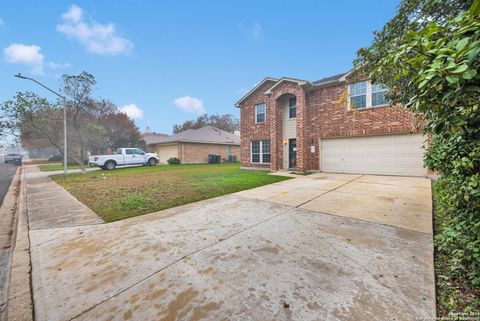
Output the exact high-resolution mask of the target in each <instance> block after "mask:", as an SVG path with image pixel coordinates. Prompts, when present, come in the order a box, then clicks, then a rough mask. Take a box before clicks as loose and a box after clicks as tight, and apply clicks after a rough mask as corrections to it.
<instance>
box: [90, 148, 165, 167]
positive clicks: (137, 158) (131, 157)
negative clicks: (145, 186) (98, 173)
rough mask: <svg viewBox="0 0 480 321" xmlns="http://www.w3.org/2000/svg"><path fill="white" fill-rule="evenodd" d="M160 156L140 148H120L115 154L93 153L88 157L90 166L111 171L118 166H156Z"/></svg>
mask: <svg viewBox="0 0 480 321" xmlns="http://www.w3.org/2000/svg"><path fill="white" fill-rule="evenodd" d="M157 163H158V156H157V154H154V153H145V152H144V151H143V150H141V149H138V148H119V149H117V151H116V152H115V154H113V155H92V156H90V157H89V158H88V164H89V165H90V166H99V167H100V168H102V169H107V170H109V171H111V170H113V169H115V167H117V166H127V165H144V166H145V165H149V166H155V165H157Z"/></svg>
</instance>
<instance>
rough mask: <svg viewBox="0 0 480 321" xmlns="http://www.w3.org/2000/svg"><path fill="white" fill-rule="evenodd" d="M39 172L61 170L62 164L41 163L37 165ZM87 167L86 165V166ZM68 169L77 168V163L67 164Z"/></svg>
mask: <svg viewBox="0 0 480 321" xmlns="http://www.w3.org/2000/svg"><path fill="white" fill-rule="evenodd" d="M37 166H38V169H40V171H41V172H53V171H63V164H42V165H37ZM86 167H88V166H86ZM67 168H68V169H79V168H80V166H79V165H68V166H67Z"/></svg>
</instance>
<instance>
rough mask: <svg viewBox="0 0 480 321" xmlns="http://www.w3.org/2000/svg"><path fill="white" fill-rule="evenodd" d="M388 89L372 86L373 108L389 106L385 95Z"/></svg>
mask: <svg viewBox="0 0 480 321" xmlns="http://www.w3.org/2000/svg"><path fill="white" fill-rule="evenodd" d="M386 92H387V88H386V87H384V86H382V85H374V84H372V107H377V106H385V105H388V102H387V99H386V98H385V93H386Z"/></svg>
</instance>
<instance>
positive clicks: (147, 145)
mask: <svg viewBox="0 0 480 321" xmlns="http://www.w3.org/2000/svg"><path fill="white" fill-rule="evenodd" d="M169 136H170V135H168V134H161V133H155V132H152V131H151V130H150V129H149V128H148V127H147V128H146V129H145V132H143V133H142V134H141V135H140V141H139V146H138V147H139V148H141V149H143V150H145V151H146V152H147V153H155V147H154V146H153V145H151V144H152V143H153V142H155V141H156V140H157V139H158V138H161V137H169Z"/></svg>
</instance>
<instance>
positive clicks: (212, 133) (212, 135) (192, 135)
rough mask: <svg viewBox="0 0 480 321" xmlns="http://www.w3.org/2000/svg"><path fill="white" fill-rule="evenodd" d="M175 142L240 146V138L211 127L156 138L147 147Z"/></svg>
mask: <svg viewBox="0 0 480 321" xmlns="http://www.w3.org/2000/svg"><path fill="white" fill-rule="evenodd" d="M177 142H190V143H203V144H207V143H208V144H224V145H240V136H238V135H234V134H232V133H229V132H226V131H224V130H221V129H218V128H214V127H212V126H205V127H202V128H199V129H187V130H185V131H183V132H180V133H177V134H173V135H172V136H168V137H158V138H156V139H155V140H153V141H152V142H150V143H149V144H148V145H155V144H163V143H177Z"/></svg>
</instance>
